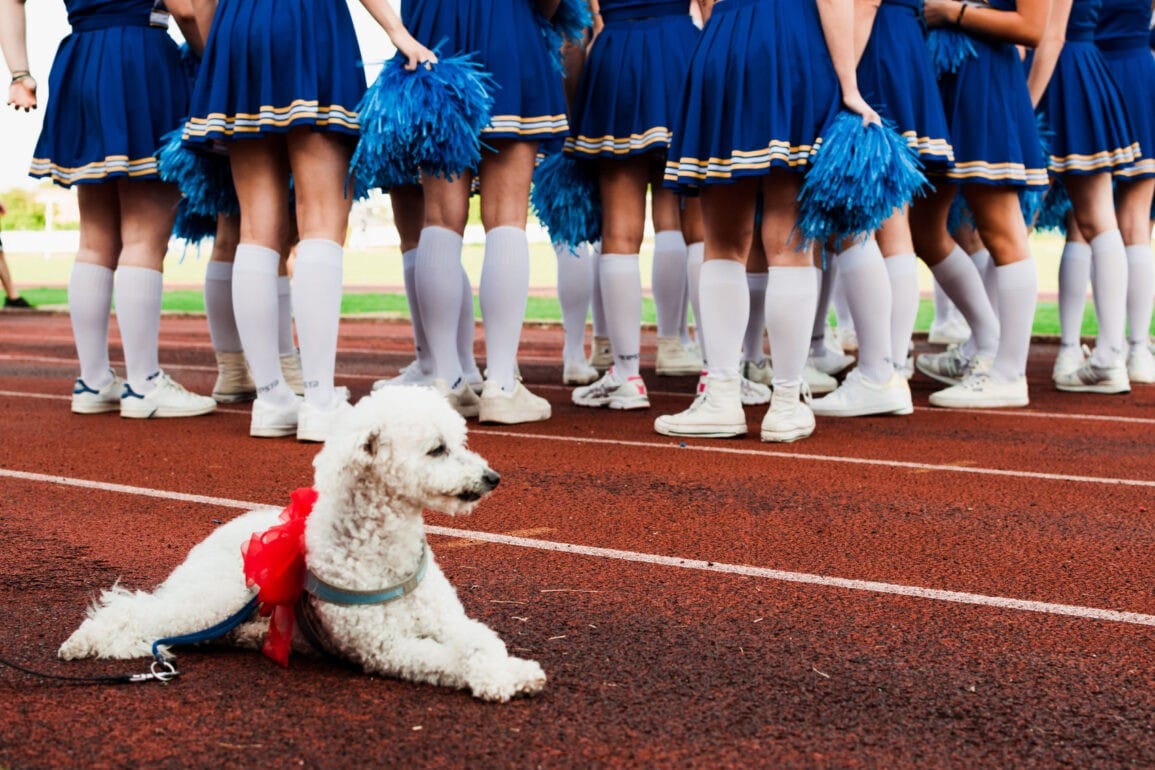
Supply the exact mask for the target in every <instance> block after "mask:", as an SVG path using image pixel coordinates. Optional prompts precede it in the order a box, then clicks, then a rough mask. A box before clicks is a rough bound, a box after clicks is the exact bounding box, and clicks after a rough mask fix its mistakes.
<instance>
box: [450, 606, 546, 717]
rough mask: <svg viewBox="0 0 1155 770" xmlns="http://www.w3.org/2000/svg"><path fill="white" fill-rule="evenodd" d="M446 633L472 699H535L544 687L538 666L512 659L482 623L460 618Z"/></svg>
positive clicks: (520, 659)
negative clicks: (527, 696) (522, 697)
mask: <svg viewBox="0 0 1155 770" xmlns="http://www.w3.org/2000/svg"><path fill="white" fill-rule="evenodd" d="M447 631H448V632H449V633H450V634H451V637H450V644H451V645H452V646H453V647H454V649H455V650H456V654H457V662H458V665H460V666H461V668H462V672H463V676H464V677H465V678H466V680H467V681H468V682H469V689H470V691H471V692H472V693H473V695H474V696H475V697H477V698H481V699H482V700H492V701H502V702H504V701H508V700H509V699H510V698H513V697H515V696H518V695H535V694H537V693H539V692H541V690H542V688H544V687H545V681H546V676H545V671H543V670H542V668H541V665H540V664H539V663H537V661H533V660H526V659H524V658H516V657H513V656H511V655H510V654H509V651H508V650H507V649H506V646H505V642H503V641H502V640H501V637H499V636H498V635H497V633H496V632H494V630H493V629H491V628H490V627H489V626H487V625H485V624H484V623H481V622H480V621H477V620H473V619H471V618H468V617H463V618H462V619H461V620H460V621H459V622H457V623H454V624H452V626H451V627H450V628H449V629H447Z"/></svg>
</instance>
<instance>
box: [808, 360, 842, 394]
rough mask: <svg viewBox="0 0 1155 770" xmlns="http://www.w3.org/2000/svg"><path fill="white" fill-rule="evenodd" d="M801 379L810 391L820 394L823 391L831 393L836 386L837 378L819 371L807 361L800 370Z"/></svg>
mask: <svg viewBox="0 0 1155 770" xmlns="http://www.w3.org/2000/svg"><path fill="white" fill-rule="evenodd" d="M802 381H803V382H805V383H806V387H807V388H808V389H809V390H810V392H811V393H813V394H815V395H818V396H821V395H823V394H824V393H833V392H834V391H835V389H837V388H838V380H836V379H834V378H833V377H831V376H830V375H829V374H826V373H825V372H820V371H818V370H817V369H815V368H814V367H813V366H811V365H810V363H809V362H807V364H806V367H805V368H804V369H803V370H802Z"/></svg>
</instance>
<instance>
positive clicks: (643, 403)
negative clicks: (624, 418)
mask: <svg viewBox="0 0 1155 770" xmlns="http://www.w3.org/2000/svg"><path fill="white" fill-rule="evenodd" d="M609 407H610V409H617V410H619V411H623V412H629V411H632V410H634V409H649V408H650V400H649V399H648V398H641V399H629V400H626V399H616V400H615V399H610V403H609Z"/></svg>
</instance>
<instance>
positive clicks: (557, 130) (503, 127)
mask: <svg viewBox="0 0 1155 770" xmlns="http://www.w3.org/2000/svg"><path fill="white" fill-rule="evenodd" d="M568 131H569V120H567V119H566V116H565V114H564V113H563V114H561V115H538V116H536V117H529V118H527V117H523V116H521V115H494V116H493V117H492V118H491V119H490V121H489V125H488V126H486V127H485V128H483V129H481V135H482V136H486V135H489V136H491V137H492V136H495V135H496V138H500V137H511V138H520V139H539V138H544V137H555V136H557V135H558V134H565V133H567V132H568Z"/></svg>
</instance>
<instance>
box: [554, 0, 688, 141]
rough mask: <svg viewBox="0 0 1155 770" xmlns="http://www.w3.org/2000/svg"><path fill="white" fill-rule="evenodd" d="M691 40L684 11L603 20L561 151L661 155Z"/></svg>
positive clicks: (675, 112)
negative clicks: (564, 144)
mask: <svg viewBox="0 0 1155 770" xmlns="http://www.w3.org/2000/svg"><path fill="white" fill-rule="evenodd" d="M697 41H698V28H697V27H695V26H694V23H693V21H692V20H691V19H690V16H689V14H687V13H684V12H683V13H682V14H681V15H677V16H674V15H670V16H656V17H651V18H642V19H635V20H631V21H615V22H610V23H607V24H606V26H605V28H604V29H603V30H602V32H601V34H599V35H598V37H597V40H595V41H594V44H593V46H592V47H591V48H590V52H589V58H588V59H587V60H586V65H585V69H584V71H583V72H582V77H581V83H580V84H579V86H578V93H577V98H576V99H575V100H574V109H573V114H572V116H571V123H572V125H571V132H572V138H571V139H570V140H569V141H568V142H567V143H566V149H567V151H569V152H572V153H574V154H575V155H577V156H578V157H583V158H599V157H600V158H621V157H628V156H631V155H640V154H643V153H647V152H655V151H658V152H662V153H664V152H665V151H666V148H668V147H669V146H670V137H671V134H672V128H671V127H672V126H673V125H674V122H675V120H676V119H677V116H678V111H679V109H680V108H681V100H682V86H683V85H684V84H685V81H686V72H687V70H688V69H689V66H690V56H691V55H692V54H693V52H694V45H695V44H696V43H697Z"/></svg>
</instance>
